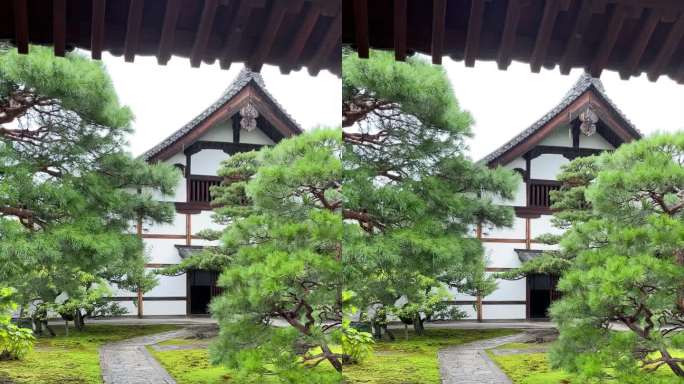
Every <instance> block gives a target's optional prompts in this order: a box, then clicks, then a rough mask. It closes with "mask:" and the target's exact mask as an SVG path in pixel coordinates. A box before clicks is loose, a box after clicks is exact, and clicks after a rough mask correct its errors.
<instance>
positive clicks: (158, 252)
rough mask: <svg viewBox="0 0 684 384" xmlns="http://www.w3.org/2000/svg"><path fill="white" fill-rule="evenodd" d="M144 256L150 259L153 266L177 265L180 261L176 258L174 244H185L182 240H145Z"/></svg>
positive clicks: (178, 257)
mask: <svg viewBox="0 0 684 384" xmlns="http://www.w3.org/2000/svg"><path fill="white" fill-rule="evenodd" d="M144 241H145V254H146V255H148V256H149V257H150V261H149V262H150V263H153V264H178V263H180V261H181V258H180V256H178V250H177V249H176V247H175V245H176V244H185V241H184V240H182V239H145V240H144Z"/></svg>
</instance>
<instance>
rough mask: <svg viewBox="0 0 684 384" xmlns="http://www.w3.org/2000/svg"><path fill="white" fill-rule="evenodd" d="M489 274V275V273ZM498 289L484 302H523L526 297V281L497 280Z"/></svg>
mask: <svg viewBox="0 0 684 384" xmlns="http://www.w3.org/2000/svg"><path fill="white" fill-rule="evenodd" d="M489 274H491V273H489ZM496 282H497V284H498V288H497V289H496V291H494V292H492V294H491V295H488V296H486V297H485V298H484V300H506V301H510V300H523V301H524V300H525V298H526V295H527V283H526V279H524V278H523V279H520V280H501V279H497V281H496Z"/></svg>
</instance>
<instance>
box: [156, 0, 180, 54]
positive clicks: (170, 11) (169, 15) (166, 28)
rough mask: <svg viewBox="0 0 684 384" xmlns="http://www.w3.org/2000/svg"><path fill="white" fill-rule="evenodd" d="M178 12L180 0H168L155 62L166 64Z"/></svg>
mask: <svg viewBox="0 0 684 384" xmlns="http://www.w3.org/2000/svg"><path fill="white" fill-rule="evenodd" d="M179 14H180V0H168V1H167V2H166V9H165V10H164V21H163V24H162V33H161V37H160V39H159V49H158V51H157V63H159V64H160V65H166V63H168V62H169V59H171V50H172V48H173V43H174V41H175V39H176V24H177V23H178V15H179Z"/></svg>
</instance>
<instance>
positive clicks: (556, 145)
mask: <svg viewBox="0 0 684 384" xmlns="http://www.w3.org/2000/svg"><path fill="white" fill-rule="evenodd" d="M639 138H641V134H640V132H639V131H638V130H637V129H636V128H635V127H634V125H632V123H630V121H629V120H628V119H627V118H626V117H625V115H624V114H623V113H622V112H621V111H620V110H619V109H618V108H617V106H616V105H615V104H614V103H613V102H612V101H611V100H610V98H608V95H607V94H606V92H605V89H604V87H603V84H602V83H601V81H600V80H599V79H597V78H593V77H591V76H590V75H588V74H583V75H582V76H581V77H580V78H579V80H577V82H576V83H575V85H574V86H573V87H572V89H570V91H569V92H568V93H567V94H566V95H565V97H564V98H563V99H562V100H561V102H560V103H559V104H558V105H557V106H556V107H555V108H553V109H552V110H551V111H549V112H548V113H547V114H546V115H544V116H543V117H542V118H541V119H539V120H538V121H536V122H535V123H534V124H532V125H531V126H530V127H528V128H527V129H525V130H523V131H522V132H521V133H519V134H518V135H516V136H515V137H514V138H513V139H511V140H509V141H508V142H507V143H506V144H504V145H503V146H501V147H500V148H498V149H496V150H495V151H494V152H492V153H490V154H489V155H487V156H486V157H485V158H484V159H482V162H484V163H486V164H487V165H488V166H489V167H506V168H508V169H511V170H514V171H516V172H518V173H520V175H521V176H522V180H523V183H522V184H521V185H520V186H519V189H518V191H517V193H516V197H515V199H514V200H513V201H507V202H502V203H504V204H508V205H511V206H513V208H514V210H515V219H514V224H513V226H512V227H510V228H486V227H484V228H482V227H481V228H478V229H477V230H476V231H475V232H476V233H475V235H476V236H477V237H479V238H481V240H482V242H483V245H484V248H485V255H486V257H487V260H488V267H487V271H488V272H489V273H496V272H502V271H507V270H510V269H513V268H516V267H519V266H520V265H521V263H523V262H524V261H526V260H529V259H531V258H534V257H536V256H538V255H539V254H540V253H541V252H543V251H544V250H545V249H550V248H551V246H548V245H545V244H541V243H538V242H536V241H535V238H537V237H538V236H540V235H542V234H546V233H554V234H558V233H560V232H559V229H557V228H554V227H553V226H552V225H551V220H550V219H551V217H552V214H553V210H552V209H551V208H550V205H551V202H550V199H549V192H550V191H553V190H555V189H558V188H559V182H558V181H557V175H558V174H559V173H560V171H561V166H563V164H567V163H568V162H570V161H571V160H572V159H574V158H576V157H580V156H589V155H594V154H598V153H601V152H603V151H606V150H613V149H615V148H617V147H618V146H620V145H621V144H622V143H626V142H630V141H632V140H636V139H639ZM556 283H557V277H556V276H550V275H543V274H540V275H531V276H528V277H527V278H522V279H519V280H512V281H511V280H499V281H498V289H497V290H496V291H495V292H493V293H492V294H491V295H489V296H486V297H483V298H480V300H481V303H482V314H481V317H482V319H484V320H504V319H506V320H509V319H510V320H512V319H518V320H519V319H529V320H532V319H544V318H547V316H548V313H547V311H548V308H549V305H550V304H551V302H552V301H553V300H555V299H556V298H558V297H559V293H558V292H557V291H556V289H555V288H556ZM476 300H477V298H475V297H472V296H468V295H463V294H458V293H456V295H455V298H454V304H455V305H458V306H459V307H460V308H461V309H462V310H463V311H465V312H466V313H467V314H468V317H469V318H476V317H477V313H476V311H475V305H474V303H475V302H476Z"/></svg>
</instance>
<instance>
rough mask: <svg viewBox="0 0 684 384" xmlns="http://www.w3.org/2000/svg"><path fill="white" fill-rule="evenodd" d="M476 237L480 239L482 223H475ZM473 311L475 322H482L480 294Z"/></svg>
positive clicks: (476, 298)
mask: <svg viewBox="0 0 684 384" xmlns="http://www.w3.org/2000/svg"><path fill="white" fill-rule="evenodd" d="M477 239H478V240H482V223H478V224H477ZM475 312H477V322H478V323H481V322H482V295H479V294H478V295H477V296H476V297H475Z"/></svg>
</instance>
